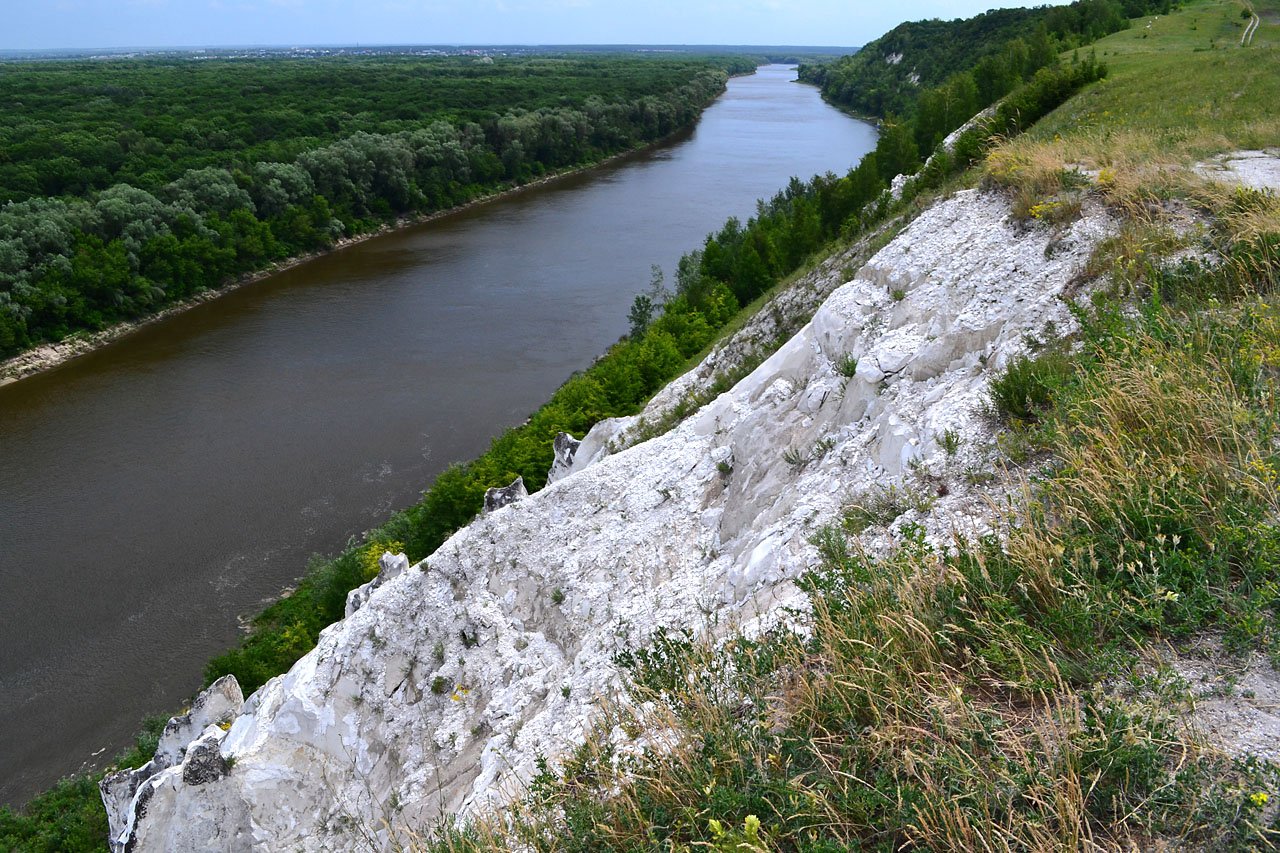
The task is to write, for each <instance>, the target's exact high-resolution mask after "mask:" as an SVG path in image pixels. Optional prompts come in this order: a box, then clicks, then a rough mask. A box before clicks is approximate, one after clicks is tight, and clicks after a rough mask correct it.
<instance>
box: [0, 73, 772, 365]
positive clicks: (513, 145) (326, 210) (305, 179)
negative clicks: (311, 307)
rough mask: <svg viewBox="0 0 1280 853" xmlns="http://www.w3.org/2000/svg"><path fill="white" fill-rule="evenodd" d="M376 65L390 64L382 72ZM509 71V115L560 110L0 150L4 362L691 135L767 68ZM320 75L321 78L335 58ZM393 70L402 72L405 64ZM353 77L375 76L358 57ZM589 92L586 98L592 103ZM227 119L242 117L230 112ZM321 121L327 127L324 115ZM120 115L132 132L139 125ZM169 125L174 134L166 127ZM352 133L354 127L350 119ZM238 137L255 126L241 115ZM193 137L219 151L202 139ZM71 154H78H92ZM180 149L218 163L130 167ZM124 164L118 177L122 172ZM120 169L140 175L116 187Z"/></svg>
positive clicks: (498, 80) (502, 81) (505, 82)
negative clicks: (686, 131) (412, 222)
mask: <svg viewBox="0 0 1280 853" xmlns="http://www.w3.org/2000/svg"><path fill="white" fill-rule="evenodd" d="M455 61H456V62H461V61H462V60H455ZM549 63H550V65H548V64H549ZM271 65H272V62H271V61H266V62H256V63H250V64H245V65H239V64H235V63H232V64H231V65H229V66H228V67H227V68H223V69H220V70H221V71H222V73H223V74H224V76H225V77H226V78H227V79H226V80H225V81H224V82H227V83H239V84H241V88H244V87H250V88H253V87H251V86H250V81H253V80H255V79H257V78H256V77H255V74H256V73H257V71H258V70H261V69H263V68H267V69H270V68H271ZM373 65H374V67H375V70H376V69H377V68H381V67H382V63H373ZM494 66H499V70H498V71H493V70H491V66H487V65H482V66H479V67H480V69H482V70H480V71H477V72H475V73H476V74H478V75H480V76H479V77H478V78H477V79H478V80H479V81H480V82H484V83H486V84H489V85H487V86H485V87H484V89H485V90H488V89H490V88H493V89H495V90H496V91H497V92H498V93H499V94H495V95H494V96H493V99H494V100H495V101H496V102H497V103H498V104H504V103H507V102H509V101H512V100H518V99H519V97H520V95H521V93H523V92H525V91H526V90H527V89H528V88H529V86H534V87H535V88H536V89H537V91H538V92H540V93H541V94H540V96H539V98H540V99H541V100H543V101H548V100H549V101H551V102H552V103H551V104H548V105H545V106H540V107H537V108H533V109H529V108H525V107H514V106H513V107H509V108H507V109H504V110H502V111H495V110H489V111H487V112H486V111H485V110H484V109H482V108H480V107H472V108H469V110H468V111H467V113H468V115H470V116H471V117H470V118H467V119H465V120H464V119H462V118H458V117H456V116H452V115H449V111H448V110H446V111H444V112H443V113H442V114H435V115H434V117H428V118H426V119H424V120H421V121H418V120H416V118H412V117H411V118H410V119H404V118H400V117H399V116H402V115H404V114H405V112H406V110H402V109H401V110H396V111H394V112H392V113H391V115H393V116H396V118H395V119H394V120H390V119H388V120H386V121H382V122H381V123H379V122H377V121H374V119H373V118H372V117H369V116H366V117H365V123H366V124H368V125H370V126H371V127H375V128H381V129H378V130H365V129H361V130H357V131H355V132H354V133H351V134H350V135H345V136H340V137H338V138H333V139H332V140H330V141H327V142H324V143H323V144H314V143H315V142H316V140H317V137H313V136H305V137H297V136H294V135H292V134H294V133H297V132H301V131H299V130H298V129H297V128H292V127H291V126H290V125H288V124H287V123H286V125H285V127H284V129H283V130H281V129H279V128H276V129H274V130H272V132H271V133H272V136H271V138H270V141H271V143H272V144H270V145H266V146H265V147H262V148H254V147H253V146H248V147H244V146H245V142H244V140H243V139H237V140H232V142H230V143H227V144H228V145H230V150H229V151H224V152H221V153H219V154H218V155H217V156H216V157H215V158H214V160H212V161H209V160H206V159H205V157H204V153H203V150H202V151H200V152H197V153H196V154H191V152H190V149H191V147H192V146H191V141H190V140H188V139H187V137H188V136H190V135H191V134H188V133H186V132H185V131H173V129H172V128H170V129H169V130H164V131H163V132H161V131H159V130H157V131H155V132H156V133H157V134H158V135H157V136H145V135H144V136H143V137H142V138H141V139H137V138H136V137H135V135H133V134H137V133H141V131H140V130H138V127H146V128H151V125H148V124H147V122H146V121H144V120H143V119H145V115H140V117H139V118H138V122H137V126H131V127H130V129H129V130H126V131H121V132H120V133H119V134H117V138H115V139H105V140H103V139H99V140H98V142H99V143H101V144H100V145H99V146H98V147H97V148H91V149H86V150H87V151H88V153H83V152H82V156H81V157H80V159H74V158H71V157H68V156H66V155H61V154H60V155H57V156H52V157H50V156H47V155H48V154H49V153H50V152H49V151H48V150H47V147H46V148H41V147H39V146H36V147H34V148H32V147H31V146H27V147H26V148H24V147H22V146H18V147H17V148H15V149H12V150H8V149H3V148H0V150H2V151H4V152H5V153H4V154H3V155H0V160H7V161H8V162H7V163H5V164H4V166H5V169H6V170H7V171H5V172H4V175H0V178H4V177H6V176H7V179H8V180H9V182H10V183H9V185H8V186H6V187H5V188H4V192H6V193H7V194H8V196H9V198H10V200H9V201H8V202H7V203H6V204H5V205H4V206H3V207H2V208H0V356H4V355H8V354H13V353H15V352H19V351H21V350H22V349H24V348H27V347H30V346H33V345H35V344H38V343H41V342H44V341H55V340H59V339H61V338H62V337H65V336H66V335H67V334H70V333H72V332H75V331H78V330H83V329H98V328H102V327H104V326H106V325H109V324H111V323H115V322H118V321H121V320H129V319H134V318H138V317H143V316H145V315H147V314H149V313H152V312H154V311H156V310H158V309H160V308H162V307H164V306H165V305H167V304H170V303H172V302H175V301H177V300H181V299H184V298H186V297H188V296H191V295H192V294H194V293H197V292H199V291H202V290H206V289H209V288H214V287H217V286H219V285H221V284H222V283H224V282H226V281H228V280H229V279H231V278H233V277H235V276H238V275H241V274H244V273H247V272H251V271H254V270H258V269H262V268H263V267H265V266H267V265H268V264H270V263H272V262H273V261H277V260H280V259H284V258H289V257H293V256H296V255H300V254H304V253H307V252H312V251H315V250H318V249H323V248H326V247H329V246H332V245H333V244H334V243H335V242H336V241H337V240H339V239H341V238H342V237H345V236H350V235H356V234H360V233H364V232H367V231H370V230H372V229H374V228H376V227H378V226H379V225H381V224H382V223H385V222H389V221H392V220H394V219H396V218H397V217H401V216H406V215H413V214H421V213H430V212H434V211H438V210H442V209H446V208H449V207H452V206H455V205H458V204H463V203H465V202H467V201H470V200H472V199H474V198H476V197H478V196H480V195H483V194H486V193H488V192H492V191H494V190H495V189H499V188H502V187H505V186H510V185H515V184H520V183H524V182H527V181H529V180H532V179H534V178H537V177H539V176H541V175H545V174H547V173H548V172H553V171H556V170H561V169H565V168H570V167H574V166H579V165H584V164H589V163H593V162H597V161H599V160H600V159H602V158H604V157H607V156H609V155H612V154H616V153H619V152H621V151H625V150H628V149H631V148H634V147H636V146H638V145H642V144H645V143H648V142H653V141H655V140H658V139H661V138H663V137H665V136H667V135H669V134H671V133H672V132H674V131H676V130H678V129H680V128H683V127H686V126H688V125H689V124H691V123H692V122H693V121H694V120H695V119H696V118H697V117H698V115H699V114H700V112H701V110H702V109H703V108H704V107H705V106H706V105H707V103H709V102H710V101H711V100H712V99H714V98H715V97H716V96H717V95H718V94H720V92H722V91H723V89H724V84H725V80H726V79H727V76H728V75H729V74H730V73H741V72H745V71H749V70H751V69H753V68H754V65H753V63H752V62H751V61H750V60H747V59H743V58H734V57H722V58H717V59H714V60H689V59H685V60H671V61H669V62H663V61H657V60H647V59H633V58H621V57H614V58H608V59H601V58H589V59H581V60H574V59H563V60H558V64H557V63H551V60H547V59H538V60H525V61H512V62H511V63H510V67H503V66H504V63H494ZM317 67H319V68H321V69H322V70H323V69H325V68H326V63H323V62H322V63H317ZM392 67H393V68H397V69H398V68H399V67H400V63H393V64H392ZM563 67H567V68H568V70H567V71H566V70H563ZM304 68H306V70H307V71H308V72H310V71H311V70H312V69H311V68H310V67H309V66H304ZM557 68H561V69H562V70H561V71H558V72H557V71H556V70H555V69H557ZM73 70H74V71H76V72H78V74H79V78H77V79H80V80H81V84H82V86H84V85H89V81H90V80H93V79H94V74H95V68H94V67H93V66H92V64H90V63H80V64H79V65H77V66H76V68H75V69H73ZM354 70H355V71H356V72H363V71H364V70H366V69H363V67H362V66H361V65H360V64H359V63H356V64H355V69H354ZM451 70H452V71H454V72H455V74H457V75H463V74H464V73H465V72H468V68H466V67H463V68H452V69H451ZM287 71H288V69H287V68H286V72H287ZM8 72H9V69H6V73H8ZM586 72H590V73H586ZM24 73H25V74H26V77H24V78H23V79H26V78H27V77H29V78H34V79H36V80H40V79H42V77H41V75H42V73H43V74H48V75H49V76H51V77H52V78H53V79H54V80H61V79H62V78H63V77H64V76H65V74H67V73H69V72H66V71H65V70H56V69H55V70H54V71H48V72H44V71H43V70H42V69H40V68H37V69H35V70H34V71H30V72H24ZM193 73H194V72H193ZM404 73H408V72H407V71H400V72H398V74H397V75H390V77H389V78H388V79H389V81H390V82H392V83H394V82H396V81H397V80H399V77H400V75H402V74H404ZM272 75H274V76H272ZM73 76H74V75H73ZM281 76H283V78H284V79H285V80H286V81H295V82H296V80H302V81H304V82H305V81H308V80H310V79H311V76H310V73H308V74H301V73H299V74H296V75H294V76H290V75H289V74H288V73H283V72H280V71H278V70H272V72H271V74H268V78H267V79H269V80H274V79H277V78H279V77H281ZM366 76H367V75H364V74H362V73H355V74H354V76H353V79H352V80H349V81H348V82H347V84H346V85H347V88H351V87H353V86H358V85H359V84H360V83H361V82H363V81H364V80H365V78H366ZM7 79H8V78H6V80H7ZM379 79H381V78H379ZM461 79H463V80H464V81H465V80H471V79H472V78H470V77H466V76H463V77H462V78H461ZM530 81H533V82H532V83H531V82H530ZM584 81H588V82H589V83H590V86H587V84H586V83H584ZM20 82H21V81H20ZM472 82H475V81H474V80H473V81H472ZM95 85H97V86H99V87H100V86H101V84H95ZM504 86H508V87H509V88H510V91H509V92H506V90H505V89H504V88H503V87H504ZM19 88H20V87H19ZM461 88H462V89H463V90H464V91H466V92H469V93H470V94H469V95H468V98H469V99H471V100H470V101H469V103H476V102H478V100H477V99H481V98H483V95H482V94H481V93H479V92H477V91H476V90H475V88H474V87H469V86H467V85H463V86H461ZM344 91H345V90H344ZM584 91H589V94H586V95H585V96H584V95H583V92H584ZM503 92H506V93H505V94H502V93H503ZM601 92H604V93H607V94H605V95H602V94H601ZM348 94H349V93H348ZM215 95H216V92H215V91H213V90H211V89H209V88H208V86H205V87H203V88H198V89H197V92H196V95H190V93H188V97H189V98H190V99H191V100H190V103H191V104H192V109H195V108H196V107H198V106H200V105H209V106H210V108H211V109H212V110H213V112H214V113H215V114H216V113H218V112H219V110H218V109H215V108H214V107H213V106H212V105H213V103H214V101H215ZM197 96H198V97H197ZM9 97H10V98H12V97H13V95H12V93H10V95H9ZM100 97H106V96H105V95H103V96H100ZM117 97H119V98H122V99H123V100H124V101H125V102H126V103H130V102H132V103H135V104H139V103H141V104H145V103H146V102H147V100H148V99H147V98H145V97H143V96H140V95H129V94H127V93H126V94H121V93H117ZM170 97H172V96H170ZM312 97H316V95H315V94H314V93H313V95H312ZM233 100H234V99H233ZM112 103H114V101H113V102H112ZM255 103H256V102H255ZM289 103H290V105H291V106H290V108H294V107H293V104H292V102H289ZM379 105H380V106H379ZM369 106H372V107H378V108H379V109H381V110H383V112H386V111H392V110H395V109H396V108H395V106H394V102H391V101H387V102H384V101H382V100H380V99H378V98H374V99H372V102H371V104H370V105H369ZM139 109H141V108H140V107H139ZM222 109H223V110H224V112H225V109H230V108H222ZM278 111H279V110H276V111H275V112H271V111H263V110H261V109H252V110H250V111H249V112H250V114H251V115H252V116H253V117H254V121H257V120H262V121H270V120H273V118H274V117H275V114H276V112H278ZM407 112H408V113H409V114H410V115H411V116H414V117H416V116H417V115H418V114H420V113H421V112H422V107H421V106H420V105H412V108H411V109H409V110H408V111H407ZM454 112H459V111H458V110H454ZM126 114H127V113H126ZM234 115H238V114H234ZM223 117H224V118H226V119H227V120H228V122H231V118H232V115H224V116H223ZM384 118H385V116H384ZM317 120H319V121H321V122H323V121H324V116H323V115H322V116H321V117H320V118H319V119H317ZM116 121H118V122H123V123H126V124H127V122H126V121H125V119H124V118H117V119H116ZM19 124H21V122H19ZM250 124H252V122H251V123H250ZM160 125H161V126H162V128H163V127H167V125H166V124H165V122H160ZM337 125H338V126H339V127H341V125H342V123H341V121H338V122H337ZM122 126H123V125H122ZM228 126H229V127H232V128H235V127H238V126H239V127H243V126H246V125H245V122H244V121H241V122H240V123H239V124H238V125H237V124H235V123H234V122H232V123H230V124H229V125H228ZM391 127H399V129H390V128H391ZM151 129H153V128H151ZM308 129H313V128H310V127H309V126H308ZM206 130H207V129H206ZM203 132H205V131H200V133H203ZM208 132H209V133H211V134H212V133H216V132H215V131H208ZM67 133H68V134H71V135H74V133H72V132H71V131H68V132H67ZM175 133H176V135H174V134H175ZM66 135H67V134H63V136H66ZM81 135H83V134H81ZM121 140H124V142H125V143H126V144H128V145H129V146H130V147H137V148H138V149H139V150H142V151H158V152H159V153H154V154H148V155H146V156H145V157H144V158H143V159H142V160H141V161H140V163H141V164H142V166H137V165H134V166H130V165H129V164H130V163H132V162H133V161H129V160H125V161H121V162H116V161H113V160H112V158H113V157H115V154H116V152H117V149H120V150H123V149H124V145H123V144H122V142H121ZM196 141H203V144H205V145H206V146H208V145H210V144H211V143H210V142H209V140H208V139H207V138H206V137H203V136H199V134H197V140H196ZM62 144H64V147H66V148H67V149H68V150H79V149H76V148H75V145H77V144H79V143H74V142H66V141H65V140H64V142H63V143H62ZM86 144H87V143H86ZM219 144H221V143H219ZM281 145H284V146H286V148H289V149H295V148H300V149H301V150H299V151H298V152H297V153H296V154H295V155H293V156H292V157H291V158H290V159H288V160H274V159H254V155H255V154H262V153H264V152H265V153H271V152H275V151H277V150H278V146H281ZM82 147H83V146H82ZM170 149H172V151H171V152H170V153H171V154H172V156H173V159H174V161H175V162H179V163H180V162H183V161H184V160H189V161H191V162H193V163H201V164H203V165H194V166H192V167H191V168H187V169H185V170H183V171H181V172H178V173H176V174H173V170H172V169H171V168H170V169H164V168H158V167H157V168H147V169H146V171H144V172H142V173H141V174H135V172H134V171H131V169H133V170H135V171H136V169H137V168H142V167H145V166H146V165H147V164H148V163H150V162H151V159H154V158H161V159H163V158H164V157H165V152H166V151H170ZM59 150H61V149H59ZM104 151H105V152H107V153H105V154H104V153H103V152H104ZM188 155H190V156H188ZM197 155H198V156H197ZM104 158H105V159H104ZM117 160H118V158H117ZM62 161H66V162H62ZM59 163H61V165H59ZM113 163H114V167H115V169H116V171H115V172H111V171H110V169H111V167H112V165H113ZM51 164H52V167H55V168H56V169H58V170H60V171H59V172H58V174H59V175H61V177H58V178H57V179H56V180H53V179H46V177H42V176H44V175H45V173H44V172H43V171H41V170H45V169H48V168H50V167H51ZM19 173H20V175H19V177H21V176H22V175H25V176H27V177H30V176H31V175H35V176H36V177H35V178H31V180H33V181H34V182H35V184H36V185H38V186H41V187H42V188H43V183H49V184H50V186H52V187H55V188H56V189H58V190H60V191H61V192H62V194H60V195H52V196H49V195H31V194H29V193H26V192H25V191H24V190H23V189H22V187H21V186H19V184H21V181H20V180H18V178H14V175H15V174H19ZM170 174H173V176H172V177H169V175H170ZM67 175H78V177H74V178H68V177H66V176H67ZM104 175H105V176H106V177H104ZM121 176H126V177H130V178H131V179H132V180H133V181H134V182H132V183H131V182H127V181H121V180H117V178H119V177H121ZM50 181H52V183H50ZM15 182H16V183H15ZM42 182H43V183H42ZM104 183H105V184H107V185H106V186H103V187H101V188H100V187H99V185H100V184H104Z"/></svg>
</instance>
